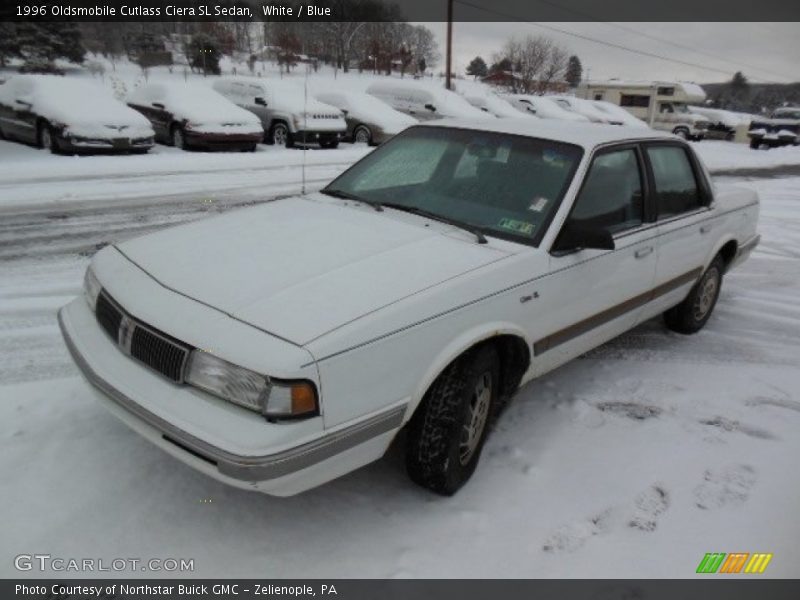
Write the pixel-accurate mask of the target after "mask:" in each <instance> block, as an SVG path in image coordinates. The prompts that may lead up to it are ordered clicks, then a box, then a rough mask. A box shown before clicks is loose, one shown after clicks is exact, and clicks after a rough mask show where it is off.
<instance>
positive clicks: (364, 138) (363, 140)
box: [356, 127, 369, 144]
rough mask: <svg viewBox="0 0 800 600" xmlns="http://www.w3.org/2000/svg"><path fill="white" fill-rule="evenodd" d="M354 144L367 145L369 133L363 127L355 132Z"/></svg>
mask: <svg viewBox="0 0 800 600" xmlns="http://www.w3.org/2000/svg"><path fill="white" fill-rule="evenodd" d="M356 142H358V143H359V144H367V143H369V132H367V130H366V129H364V128H363V127H360V128H359V129H358V131H356Z"/></svg>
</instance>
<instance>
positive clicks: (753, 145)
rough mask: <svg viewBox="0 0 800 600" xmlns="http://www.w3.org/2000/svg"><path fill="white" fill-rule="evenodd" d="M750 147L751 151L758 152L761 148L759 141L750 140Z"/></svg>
mask: <svg viewBox="0 0 800 600" xmlns="http://www.w3.org/2000/svg"><path fill="white" fill-rule="evenodd" d="M750 147H751V148H752V149H753V150H758V149H759V148H760V147H761V140H756V139H753V138H750Z"/></svg>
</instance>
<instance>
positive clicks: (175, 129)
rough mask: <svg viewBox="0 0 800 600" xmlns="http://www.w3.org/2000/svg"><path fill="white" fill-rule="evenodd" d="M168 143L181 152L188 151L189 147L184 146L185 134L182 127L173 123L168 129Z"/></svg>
mask: <svg viewBox="0 0 800 600" xmlns="http://www.w3.org/2000/svg"><path fill="white" fill-rule="evenodd" d="M169 142H170V144H171V145H172V146H175V147H176V148H180V149H181V150H188V149H189V146H188V145H187V144H186V134H185V133H184V131H183V127H181V126H180V125H178V124H177V123H175V124H174V125H173V126H172V127H170V129H169Z"/></svg>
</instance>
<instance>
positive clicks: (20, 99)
mask: <svg viewBox="0 0 800 600" xmlns="http://www.w3.org/2000/svg"><path fill="white" fill-rule="evenodd" d="M15 102H16V103H17V104H19V105H20V106H24V107H25V108H30V107H31V106H32V104H31V103H30V102H27V101H25V100H23V99H22V98H17V99H16V100H15Z"/></svg>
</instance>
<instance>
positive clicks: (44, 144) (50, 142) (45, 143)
mask: <svg viewBox="0 0 800 600" xmlns="http://www.w3.org/2000/svg"><path fill="white" fill-rule="evenodd" d="M36 140H37V143H38V146H39V148H42V149H44V150H50V152H52V153H53V154H56V153H57V152H58V142H56V134H55V132H54V131H53V128H52V127H51V126H50V123H48V122H47V121H42V122H41V123H39V127H38V129H37V132H36Z"/></svg>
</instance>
